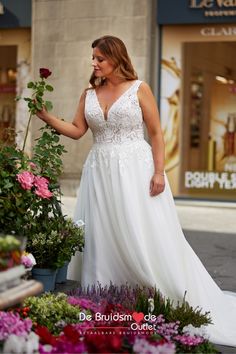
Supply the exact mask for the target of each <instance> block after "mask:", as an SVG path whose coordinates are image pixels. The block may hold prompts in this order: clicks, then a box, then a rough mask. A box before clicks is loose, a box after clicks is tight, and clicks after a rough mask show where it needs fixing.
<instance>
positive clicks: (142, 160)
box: [75, 80, 236, 346]
mask: <svg viewBox="0 0 236 354" xmlns="http://www.w3.org/2000/svg"><path fill="white" fill-rule="evenodd" d="M140 84H141V81H139V80H137V81H135V82H134V83H133V84H132V86H131V87H130V88H129V89H128V90H127V91H126V92H125V93H123V94H122V95H121V96H120V97H119V98H118V99H117V100H116V101H115V102H114V103H113V105H112V106H111V107H110V109H109V112H108V116H107V119H105V117H104V113H103V111H102V109H101V107H100V105H99V101H98V98H97V95H96V92H95V90H93V89H89V90H88V91H87V94H86V102H85V117H86V121H87V123H88V125H89V127H90V129H91V130H92V133H93V137H94V145H93V147H92V149H91V151H90V153H89V155H88V158H87V160H86V162H85V165H84V168H83V173H82V177H81V183H80V188H79V192H78V202H77V206H76V211H75V220H78V219H82V220H83V221H84V222H85V249H84V257H83V268H82V285H84V286H86V285H91V284H96V283H97V282H100V283H101V284H102V285H105V284H109V283H110V281H112V282H113V283H114V284H116V285H120V284H125V283H126V282H127V283H128V284H130V285H136V284H139V285H146V286H156V287H157V288H158V289H160V291H161V293H162V294H163V295H165V296H167V297H169V298H170V299H172V300H174V301H178V300H180V301H182V300H183V297H184V293H185V291H187V295H186V300H187V301H188V302H189V303H190V304H191V305H192V306H193V307H197V306H199V307H200V308H202V310H203V311H210V313H211V317H212V320H213V323H214V325H209V326H208V327H207V328H208V329H209V335H210V340H211V341H212V342H213V343H217V344H222V345H232V346H234V345H235V346H236V297H234V296H232V295H229V294H225V293H224V292H223V291H221V289H220V288H219V287H218V286H217V284H216V283H215V282H214V280H213V279H212V278H211V276H210V275H209V273H208V272H207V270H206V269H205V267H204V266H203V264H202V263H201V261H200V260H199V258H198V257H197V256H196V254H195V253H194V251H193V250H192V248H191V247H190V245H189V244H188V242H187V241H186V239H185V237H184V235H183V232H182V230H181V226H180V223H179V220H178V217H177V213H176V210H175V205H174V201H173V197H172V193H171V191H170V188H169V185H168V180H167V178H166V177H165V181H166V186H165V190H164V192H163V193H161V194H160V195H158V196H156V197H150V195H149V184H150V179H151V177H152V175H153V171H154V167H153V158H152V151H151V147H150V145H149V144H148V143H147V142H146V141H145V140H144V130H143V118H142V111H141V108H140V106H139V101H138V97H137V90H138V88H139V85H140Z"/></svg>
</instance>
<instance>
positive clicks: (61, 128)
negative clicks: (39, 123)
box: [36, 92, 88, 139]
mask: <svg viewBox="0 0 236 354" xmlns="http://www.w3.org/2000/svg"><path fill="white" fill-rule="evenodd" d="M85 96H86V93H85V92H84V93H83V94H82V95H81V97H80V101H79V105H78V108H77V111H76V113H75V117H74V120H73V122H72V123H70V122H65V121H63V120H61V119H59V118H57V117H56V116H54V115H52V114H51V113H49V112H47V111H46V109H43V110H42V111H38V112H37V113H36V115H37V116H38V117H39V118H40V119H42V120H43V121H44V122H45V123H47V124H48V125H50V126H51V127H52V128H54V129H55V130H56V131H57V132H58V133H60V134H62V135H65V136H68V137H69V138H72V139H79V138H81V137H82V136H83V135H84V134H85V133H86V131H87V130H88V125H87V122H86V120H85V117H84V106H85Z"/></svg>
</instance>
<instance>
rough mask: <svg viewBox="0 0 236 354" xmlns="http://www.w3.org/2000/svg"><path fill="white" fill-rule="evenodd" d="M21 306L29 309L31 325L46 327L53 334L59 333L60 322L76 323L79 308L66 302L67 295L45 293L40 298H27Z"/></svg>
mask: <svg viewBox="0 0 236 354" xmlns="http://www.w3.org/2000/svg"><path fill="white" fill-rule="evenodd" d="M23 306H27V307H30V311H29V315H28V316H29V317H30V318H31V320H32V321H33V323H35V322H36V323H37V324H39V325H42V326H46V327H47V328H48V329H49V331H50V332H51V333H53V334H59V333H60V331H61V328H60V322H62V321H63V323H65V324H69V323H78V322H79V313H80V308H79V307H78V306H72V305H70V304H69V303H68V302H67V295H65V294H63V293H59V294H57V295H55V294H50V293H45V294H43V295H42V296H40V297H34V296H33V297H28V298H27V299H26V300H25V301H24V304H23Z"/></svg>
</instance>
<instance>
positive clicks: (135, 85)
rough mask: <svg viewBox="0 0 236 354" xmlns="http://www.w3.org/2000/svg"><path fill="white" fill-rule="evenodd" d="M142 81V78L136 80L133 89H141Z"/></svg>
mask: <svg viewBox="0 0 236 354" xmlns="http://www.w3.org/2000/svg"><path fill="white" fill-rule="evenodd" d="M141 83H142V81H141V80H136V81H135V83H134V85H133V86H132V91H133V92H137V91H138V89H139V86H140V85H141Z"/></svg>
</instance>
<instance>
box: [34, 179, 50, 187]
mask: <svg viewBox="0 0 236 354" xmlns="http://www.w3.org/2000/svg"><path fill="white" fill-rule="evenodd" d="M48 184H49V180H48V179H47V178H45V177H41V176H35V178H34V185H35V187H36V188H38V189H48Z"/></svg>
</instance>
